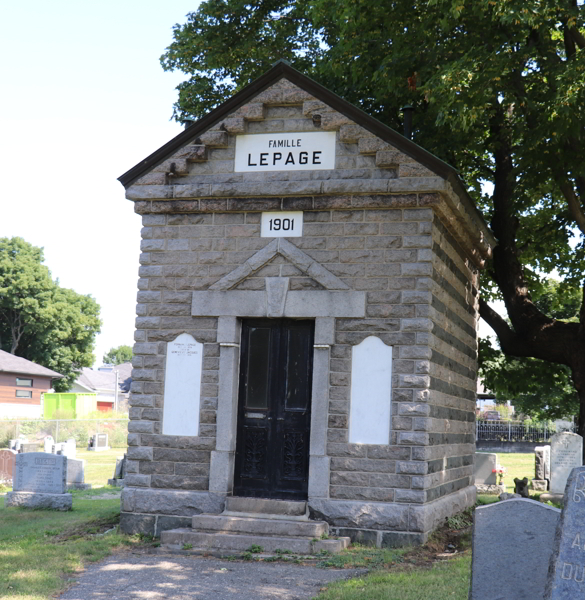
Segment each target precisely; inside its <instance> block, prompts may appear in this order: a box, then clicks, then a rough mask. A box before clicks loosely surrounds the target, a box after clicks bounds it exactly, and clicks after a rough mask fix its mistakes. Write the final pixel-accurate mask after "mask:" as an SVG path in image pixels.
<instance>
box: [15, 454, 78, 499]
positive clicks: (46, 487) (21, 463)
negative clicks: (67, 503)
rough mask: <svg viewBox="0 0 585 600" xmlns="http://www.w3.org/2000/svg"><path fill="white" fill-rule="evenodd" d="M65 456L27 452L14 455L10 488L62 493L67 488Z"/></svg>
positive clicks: (18, 490) (17, 490)
mask: <svg viewBox="0 0 585 600" xmlns="http://www.w3.org/2000/svg"><path fill="white" fill-rule="evenodd" d="M66 478H67V457H66V456H57V455H56V454H55V455H51V456H49V455H47V454H45V453H44V452H28V453H26V454H19V455H18V456H17V457H16V464H15V467H14V479H13V481H12V490H13V491H14V492H39V493H42V494H64V493H65V491H66V488H67V480H66Z"/></svg>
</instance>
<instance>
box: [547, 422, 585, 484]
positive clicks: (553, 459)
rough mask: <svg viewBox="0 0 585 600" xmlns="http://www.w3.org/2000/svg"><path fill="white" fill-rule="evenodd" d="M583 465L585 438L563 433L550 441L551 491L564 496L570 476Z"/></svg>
mask: <svg viewBox="0 0 585 600" xmlns="http://www.w3.org/2000/svg"><path fill="white" fill-rule="evenodd" d="M582 464H583V438H582V437H581V436H580V435H577V434H576V433H570V432H568V431H563V432H562V433H557V434H555V435H553V436H552V438H551V440H550V471H551V473H550V491H551V493H553V494H563V493H564V492H565V486H566V485H567V479H568V478H569V474H570V473H571V471H572V470H573V469H574V468H575V467H580V466H581V465H582Z"/></svg>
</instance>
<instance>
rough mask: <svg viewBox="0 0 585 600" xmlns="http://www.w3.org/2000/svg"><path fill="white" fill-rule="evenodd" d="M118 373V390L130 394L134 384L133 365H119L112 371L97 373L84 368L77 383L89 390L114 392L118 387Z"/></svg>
mask: <svg viewBox="0 0 585 600" xmlns="http://www.w3.org/2000/svg"><path fill="white" fill-rule="evenodd" d="M116 371H118V390H119V391H121V392H128V391H129V390H130V383H131V382H132V379H131V377H130V375H131V374H132V364H131V363H123V364H121V365H117V366H116V367H114V369H113V370H112V371H96V370H94V369H88V368H85V367H84V368H83V369H82V370H81V373H80V375H79V377H78V378H77V381H76V383H78V384H79V385H82V386H83V387H85V388H87V389H89V390H111V391H112V392H113V391H114V389H115V386H116Z"/></svg>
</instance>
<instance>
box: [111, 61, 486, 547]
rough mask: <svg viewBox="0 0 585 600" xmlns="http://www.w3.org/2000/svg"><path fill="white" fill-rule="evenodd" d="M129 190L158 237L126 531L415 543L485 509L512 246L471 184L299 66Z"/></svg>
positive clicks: (226, 107)
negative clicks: (487, 287)
mask: <svg viewBox="0 0 585 600" xmlns="http://www.w3.org/2000/svg"><path fill="white" fill-rule="evenodd" d="M120 181H121V182H122V184H123V185H124V187H125V188H126V197H127V198H128V199H129V200H131V201H132V202H134V207H135V211H136V212H137V213H138V214H140V215H142V219H143V225H144V228H143V230H142V237H143V239H142V244H141V247H142V255H141V258H140V265H141V266H140V271H139V273H140V280H139V290H140V291H139V292H138V304H137V319H136V332H135V340H136V344H135V346H134V361H133V364H134V370H133V373H132V388H131V399H130V405H131V408H130V421H129V425H128V446H129V448H128V455H127V463H126V476H125V487H124V489H123V492H122V514H121V528H122V530H124V531H126V532H138V531H140V532H144V533H150V534H153V535H160V533H161V532H163V531H165V530H172V529H175V528H190V527H191V526H193V528H194V531H196V528H197V527H198V526H199V525H198V523H199V522H200V521H201V519H202V517H197V515H199V514H200V513H206V514H207V515H209V519H212V518H214V519H216V520H215V521H209V520H207V521H206V523H207V524H206V525H205V526H206V527H211V525H210V523H212V522H213V523H214V525H213V527H217V528H219V527H221V526H222V525H221V523H223V522H224V521H225V520H226V519H227V516H226V515H224V516H222V517H221V518H220V517H219V516H218V515H219V514H220V513H222V511H223V510H224V508H225V507H226V502H227V503H228V504H229V505H230V506H231V507H232V510H243V507H246V510H247V511H248V512H250V510H252V509H253V510H254V511H255V512H256V513H257V514H258V518H262V517H263V516H267V515H269V514H271V513H272V512H273V511H276V512H278V513H279V514H281V515H282V514H283V511H284V514H289V515H292V513H291V512H290V511H293V512H295V511H297V512H295V514H298V515H299V516H300V517H301V516H302V518H304V516H303V515H305V514H306V512H307V511H308V514H309V515H310V518H311V520H317V521H321V522H322V523H324V526H327V527H328V528H329V531H330V532H332V533H334V534H336V535H340V536H349V537H351V538H353V539H360V540H366V541H367V543H371V544H376V545H378V546H381V545H383V546H396V545H404V544H418V543H422V542H424V541H426V539H427V538H428V536H429V534H430V533H431V532H432V531H433V529H434V528H435V527H436V526H437V525H438V524H440V523H441V522H443V521H444V519H445V517H448V516H450V515H452V514H455V513H456V512H458V511H460V510H462V509H464V508H465V507H468V506H472V505H473V504H474V502H475V495H476V491H475V487H474V485H473V483H474V481H473V463H474V454H475V434H474V418H475V399H476V371H477V334H476V330H477V321H478V285H479V270H480V269H481V268H482V267H483V266H484V263H485V261H486V259H488V258H489V257H490V255H491V248H492V247H493V246H494V244H495V240H494V238H493V237H492V235H491V234H490V232H489V230H488V229H487V227H486V225H485V223H484V222H483V220H482V218H481V216H480V214H479V212H478V211H477V209H476V207H475V206H474V205H473V202H472V200H471V198H470V197H469V195H468V194H467V192H466V191H465V186H464V185H463V183H462V181H461V179H460V178H459V176H458V174H457V172H456V170H455V169H453V168H452V167H450V166H449V165H447V164H446V163H444V162H442V161H441V160H439V159H437V158H436V157H435V156H433V155H431V154H430V153H428V152H426V151H425V150H423V149H422V148H420V147H419V146H417V145H416V144H414V143H413V142H412V141H410V140H409V139H408V138H407V137H404V136H403V135H401V134H399V133H396V132H395V131H393V130H391V129H390V128H388V127H386V126H385V125H383V124H381V123H380V122H379V121H377V120H376V119H374V118H372V117H370V116H369V115H367V114H365V113H364V112H362V111H361V110H360V109H358V108H357V107H356V106H353V105H351V104H349V103H348V102H346V101H344V100H342V99H341V98H339V97H338V96H336V95H335V94H333V93H331V92H330V91H329V90H327V89H326V88H324V87H322V86H321V85H319V84H317V83H316V82H314V81H312V80H311V79H309V78H308V77H305V76H304V75H302V74H300V73H299V72H298V71H296V70H294V69H292V68H291V67H290V66H288V65H287V64H286V63H284V62H282V61H280V62H278V63H277V64H276V65H275V66H274V67H273V68H272V69H271V70H270V71H268V72H267V73H265V74H264V75H263V76H262V77H260V78H259V79H258V80H256V81H254V82H252V83H251V84H250V85H249V86H247V87H246V88H244V89H243V90H242V91H240V92H239V93H237V94H236V95H234V96H233V97H232V98H231V99H230V100H228V101H227V102H225V103H224V104H222V105H221V106H219V107H218V108H216V109H215V110H213V111H212V112H210V113H209V114H208V115H206V116H205V117H204V118H202V119H201V120H200V121H198V122H197V123H195V124H193V125H191V126H190V127H189V128H187V129H185V131H183V132H182V133H180V134H179V135H178V136H177V137H176V138H174V139H173V140H171V141H170V142H169V143H168V144H166V145H165V146H163V147H162V148H160V149H159V150H156V151H155V152H154V153H152V154H151V155H150V156H149V157H147V158H146V159H145V160H143V161H141V162H140V163H139V164H137V165H136V166H135V167H133V168H132V169H130V170H129V171H128V172H127V173H125V174H124V175H122V176H121V177H120ZM293 505H294V510H293V508H291V507H292V506H293ZM234 506H235V507H238V508H236V509H234V508H233V507H234ZM287 511H288V512H287ZM194 517H196V518H197V519H199V521H194V520H193V519H194ZM291 518H293V517H292V516H291ZM295 518H296V517H295ZM206 519H207V517H206ZM222 519H223V520H222ZM225 539H226V538H224V540H225ZM240 541H241V540H240Z"/></svg>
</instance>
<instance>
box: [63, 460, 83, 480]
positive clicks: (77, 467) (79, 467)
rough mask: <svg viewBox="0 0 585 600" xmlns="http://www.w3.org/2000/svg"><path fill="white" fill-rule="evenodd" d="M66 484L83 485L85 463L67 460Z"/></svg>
mask: <svg viewBox="0 0 585 600" xmlns="http://www.w3.org/2000/svg"><path fill="white" fill-rule="evenodd" d="M67 483H85V461H84V460H77V459H76V458H67Z"/></svg>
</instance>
